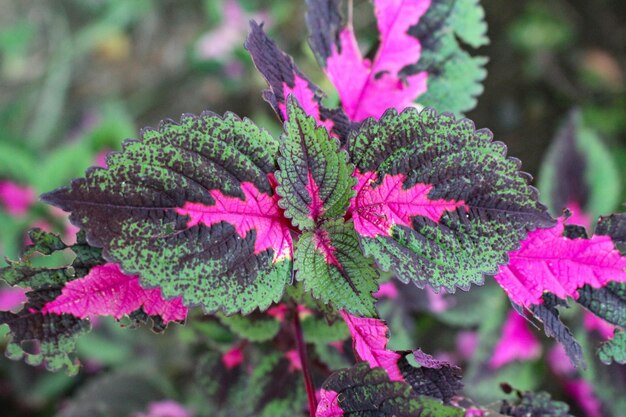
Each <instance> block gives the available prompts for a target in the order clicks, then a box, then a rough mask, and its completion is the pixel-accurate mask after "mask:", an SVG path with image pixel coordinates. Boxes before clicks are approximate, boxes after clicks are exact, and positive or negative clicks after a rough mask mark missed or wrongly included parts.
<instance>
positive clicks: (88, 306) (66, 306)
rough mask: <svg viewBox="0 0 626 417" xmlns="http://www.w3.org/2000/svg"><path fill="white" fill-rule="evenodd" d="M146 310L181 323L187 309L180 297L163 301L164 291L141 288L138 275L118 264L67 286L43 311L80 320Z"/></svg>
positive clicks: (91, 272) (150, 313) (116, 316)
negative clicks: (125, 272) (126, 271)
mask: <svg viewBox="0 0 626 417" xmlns="http://www.w3.org/2000/svg"><path fill="white" fill-rule="evenodd" d="M140 308H143V310H144V311H145V312H146V314H148V315H150V316H160V317H161V319H162V320H163V321H164V322H165V323H168V322H170V321H182V320H185V318H186V317H187V308H186V307H185V306H184V305H183V304H182V302H181V299H180V297H179V298H176V299H173V300H164V299H163V298H162V297H161V290H159V289H158V288H157V289H151V290H147V289H144V288H142V287H141V286H140V285H139V276H137V275H126V274H124V273H122V271H120V268H119V265H117V264H112V263H108V264H104V265H101V266H96V267H94V268H92V270H91V271H89V274H87V275H85V276H84V277H83V278H80V279H77V280H74V281H70V282H68V283H67V284H65V287H64V288H63V290H62V292H61V295H59V296H58V297H57V298H56V299H54V300H53V301H51V302H49V303H47V304H46V305H45V306H44V307H43V309H42V312H43V313H44V314H46V313H54V314H71V315H73V316H76V317H78V318H81V319H84V318H87V317H97V316H113V317H114V318H115V319H120V318H122V317H124V316H127V315H129V314H131V313H132V312H134V311H136V310H139V309H140Z"/></svg>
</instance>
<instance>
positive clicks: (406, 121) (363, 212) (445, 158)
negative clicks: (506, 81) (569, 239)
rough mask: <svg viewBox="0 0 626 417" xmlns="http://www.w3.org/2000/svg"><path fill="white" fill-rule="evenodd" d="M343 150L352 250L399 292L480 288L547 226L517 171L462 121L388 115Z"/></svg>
mask: <svg viewBox="0 0 626 417" xmlns="http://www.w3.org/2000/svg"><path fill="white" fill-rule="evenodd" d="M348 143H349V146H348V151H349V153H350V156H351V158H352V159H351V160H352V162H353V163H354V164H355V165H356V169H357V175H358V177H359V183H358V184H357V187H356V188H357V192H356V196H355V197H354V198H353V200H352V201H351V206H350V211H351V214H352V218H353V219H354V223H355V228H356V232H357V234H358V235H359V240H360V243H361V245H362V247H363V249H364V252H365V254H366V255H368V256H373V257H374V259H375V260H376V262H377V263H378V264H379V265H380V266H381V268H382V269H383V270H391V271H393V272H394V273H395V274H396V276H397V277H398V278H399V279H400V280H402V281H403V282H409V281H413V282H414V283H416V284H417V285H418V286H420V287H423V286H424V285H430V286H431V287H433V288H434V289H436V290H438V289H439V288H445V289H446V290H447V291H449V292H454V290H455V288H456V287H460V288H463V289H468V288H469V287H470V285H471V284H481V283H482V282H483V276H484V275H485V274H494V273H495V272H497V268H498V265H501V264H505V263H506V262H507V261H508V258H507V255H506V253H507V252H508V251H511V250H514V249H516V248H517V247H518V245H519V242H520V240H522V239H523V238H525V237H526V234H527V232H528V231H530V230H533V229H535V228H537V227H548V226H551V225H552V224H553V220H552V219H551V218H550V216H549V215H548V214H547V213H546V209H545V207H544V206H543V205H541V204H540V203H539V202H538V200H537V191H536V190H535V189H534V188H533V187H531V186H529V185H528V180H529V176H528V175H527V174H525V173H523V172H521V171H519V168H520V162H519V161H518V160H517V159H514V158H507V157H506V146H505V145H504V144H502V143H501V142H495V141H493V138H492V134H491V132H490V131H489V130H486V129H481V130H475V128H474V124H473V123H472V122H471V121H470V120H467V119H462V120H459V121H457V120H456V119H455V118H454V116H452V115H451V114H449V113H444V114H441V115H439V114H437V113H436V112H435V111H434V110H432V109H426V110H423V111H422V112H421V113H419V112H418V111H417V110H416V109H412V108H410V109H406V110H405V111H403V112H402V113H400V114H398V113H397V112H395V111H388V112H387V113H385V115H383V117H382V118H381V120H380V122H377V121H375V120H373V119H368V120H366V121H365V122H364V123H363V125H362V126H361V128H360V129H359V130H358V131H356V132H355V133H353V134H352V136H350V137H349V139H348Z"/></svg>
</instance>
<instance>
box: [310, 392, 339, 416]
mask: <svg viewBox="0 0 626 417" xmlns="http://www.w3.org/2000/svg"><path fill="white" fill-rule="evenodd" d="M338 397H339V393H337V392H335V391H327V390H325V389H323V388H322V389H321V390H320V400H319V403H318V404H317V410H316V412H315V417H341V416H343V410H342V409H341V407H340V406H339V398H338Z"/></svg>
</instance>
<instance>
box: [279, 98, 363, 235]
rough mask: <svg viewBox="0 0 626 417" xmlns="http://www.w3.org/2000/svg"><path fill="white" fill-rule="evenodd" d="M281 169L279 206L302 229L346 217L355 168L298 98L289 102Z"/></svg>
mask: <svg viewBox="0 0 626 417" xmlns="http://www.w3.org/2000/svg"><path fill="white" fill-rule="evenodd" d="M278 166H279V168H280V170H279V171H277V172H276V181H277V182H278V187H277V188H276V192H277V193H278V194H279V195H280V196H281V199H280V201H279V205H280V206H281V207H282V208H284V209H285V215H286V216H287V217H288V218H290V219H291V222H292V223H293V224H294V225H295V226H297V227H298V228H299V229H300V230H311V229H314V228H315V227H316V226H317V225H319V224H320V223H321V222H323V221H324V220H328V219H334V218H340V217H343V216H344V214H345V212H346V208H347V206H348V202H349V201H350V198H351V197H352V195H353V194H354V191H353V190H352V187H353V185H354V183H355V181H354V178H352V176H351V174H352V172H353V171H354V167H353V166H352V165H350V164H349V163H348V153H347V152H346V151H345V150H340V148H339V143H338V141H337V140H336V139H334V138H331V137H330V136H329V134H328V131H327V130H326V129H324V128H320V127H318V126H317V125H316V123H315V120H314V119H313V118H312V117H310V116H307V114H306V113H305V111H304V110H303V109H302V108H300V107H298V106H297V103H296V101H295V100H294V99H290V101H289V121H288V122H286V123H285V131H284V133H283V135H282V143H281V146H280V156H279V158H278Z"/></svg>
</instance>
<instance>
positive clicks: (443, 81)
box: [405, 0, 489, 114]
mask: <svg viewBox="0 0 626 417" xmlns="http://www.w3.org/2000/svg"><path fill="white" fill-rule="evenodd" d="M484 15H485V13H484V11H483V8H482V6H481V5H480V4H479V2H478V0H433V1H432V3H431V5H430V7H429V8H428V10H427V12H426V14H425V15H424V16H423V17H422V18H421V19H420V21H419V24H417V25H415V26H414V27H412V28H411V29H410V30H409V33H410V34H411V35H413V36H414V37H416V38H417V39H418V40H419V41H420V44H421V46H422V53H421V56H420V59H419V61H418V62H417V64H416V65H413V66H411V67H410V70H409V71H405V72H406V73H407V74H414V73H419V72H421V71H426V72H428V81H427V87H428V90H427V91H426V92H425V93H424V94H423V95H421V96H420V97H418V99H417V102H418V103H419V104H421V105H423V106H431V107H434V108H435V109H437V110H439V111H450V112H453V113H456V114H459V113H463V112H467V111H469V110H471V109H473V108H474V107H475V106H476V97H477V96H479V95H480V94H481V93H482V91H483V86H482V84H481V82H482V81H483V80H484V79H485V77H486V75H487V71H486V70H485V68H484V67H485V64H486V63H487V58H485V57H481V56H478V57H473V56H471V55H470V54H469V53H467V52H466V51H465V50H463V48H462V47H461V45H460V44H459V41H458V40H457V37H458V38H459V39H461V40H462V41H463V42H464V43H466V44H468V45H470V46H472V47H474V48H477V47H479V46H483V45H486V44H487V43H488V42H489V40H488V39H487V36H486V31H487V25H486V23H485V21H484Z"/></svg>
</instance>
